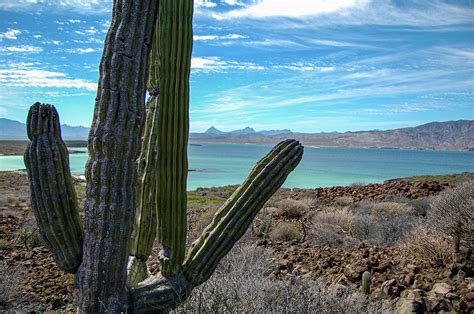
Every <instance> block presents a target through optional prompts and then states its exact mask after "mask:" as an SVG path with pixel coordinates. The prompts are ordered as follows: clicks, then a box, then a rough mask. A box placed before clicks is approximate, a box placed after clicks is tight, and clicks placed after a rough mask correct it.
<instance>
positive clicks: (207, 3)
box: [194, 0, 217, 8]
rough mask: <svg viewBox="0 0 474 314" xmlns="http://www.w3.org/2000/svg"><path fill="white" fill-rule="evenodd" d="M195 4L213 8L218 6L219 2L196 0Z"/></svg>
mask: <svg viewBox="0 0 474 314" xmlns="http://www.w3.org/2000/svg"><path fill="white" fill-rule="evenodd" d="M194 6H196V7H198V8H199V7H203V8H213V7H216V6H217V4H216V3H215V2H212V1H211V0H196V1H194Z"/></svg>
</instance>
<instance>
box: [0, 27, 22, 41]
mask: <svg viewBox="0 0 474 314" xmlns="http://www.w3.org/2000/svg"><path fill="white" fill-rule="evenodd" d="M20 34H21V30H19V29H11V28H9V29H8V30H7V31H6V32H4V33H0V39H2V38H6V39H13V40H14V39H17V36H18V35H20Z"/></svg>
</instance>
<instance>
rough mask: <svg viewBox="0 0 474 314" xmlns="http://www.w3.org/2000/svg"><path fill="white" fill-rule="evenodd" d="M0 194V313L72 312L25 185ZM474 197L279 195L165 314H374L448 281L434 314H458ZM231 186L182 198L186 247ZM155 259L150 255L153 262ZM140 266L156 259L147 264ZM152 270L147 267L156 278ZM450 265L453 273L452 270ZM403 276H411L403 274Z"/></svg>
mask: <svg viewBox="0 0 474 314" xmlns="http://www.w3.org/2000/svg"><path fill="white" fill-rule="evenodd" d="M0 184H1V187H0V188H1V190H2V192H4V193H0V195H1V197H2V198H1V199H0V202H2V203H0V204H2V206H4V207H2V211H1V215H0V218H1V219H2V228H3V229H2V230H1V231H2V232H1V238H0V250H1V252H2V256H5V259H4V260H2V264H1V265H0V268H1V271H2V274H6V275H4V276H2V278H1V281H0V295H1V296H2V297H1V298H0V308H1V309H3V310H5V309H24V310H34V309H37V310H43V311H44V310H59V309H62V310H64V311H67V310H73V309H74V303H73V300H74V295H73V293H72V286H73V280H72V279H71V278H70V279H67V278H68V277H67V275H66V274H63V273H62V272H61V271H60V270H59V269H56V268H54V267H53V266H51V265H53V263H52V260H51V257H50V254H49V253H48V251H47V250H45V249H44V248H43V247H42V246H43V243H42V242H41V238H40V237H39V234H38V232H37V227H36V224H35V222H34V219H33V217H32V215H31V212H30V210H29V202H28V199H27V198H28V197H27V196H26V195H27V191H28V187H27V181H26V180H25V175H24V174H23V173H21V172H11V173H0ZM473 187H474V181H467V182H465V183H458V184H457V185H455V186H453V187H451V188H448V189H446V190H444V191H443V192H441V193H439V194H437V195H434V196H428V197H419V198H408V197H406V196H404V195H401V194H400V195H396V194H393V195H385V196H384V197H382V198H381V199H380V200H367V199H364V200H361V201H356V200H354V199H353V198H351V197H347V196H339V197H335V198H334V199H329V200H327V199H321V198H317V197H315V196H314V193H313V191H312V190H302V189H294V190H289V189H281V190H279V191H278V192H277V193H276V194H275V195H274V196H273V197H272V198H271V199H270V200H269V201H268V202H267V204H266V206H265V207H264V208H263V209H262V210H261V211H260V213H259V214H258V216H257V217H256V219H255V221H254V223H253V224H252V228H251V229H250V230H249V232H247V234H246V236H244V238H243V239H242V240H241V241H240V242H239V244H238V246H237V247H236V248H235V250H233V251H231V252H230V254H229V255H228V256H227V257H226V258H225V259H224V260H223V261H222V262H221V263H220V265H219V267H218V268H217V270H216V272H215V273H214V275H213V276H212V277H211V279H210V280H209V281H208V282H206V283H205V284H203V285H201V286H199V287H198V288H196V289H195V290H194V291H193V293H192V295H191V297H190V298H189V299H188V300H187V301H186V302H185V303H184V304H183V305H182V306H181V307H179V308H177V309H176V310H175V313H185V312H207V313H209V312H247V313H249V312H252V313H253V312H277V313H282V312H306V313H312V312H320V311H321V309H325V312H331V313H335V312H338V313H339V312H343V313H354V312H382V311H384V310H386V306H387V302H385V303H384V300H385V299H386V298H389V299H390V298H392V297H389V296H388V295H386V293H392V292H393V291H398V292H397V293H396V294H395V295H396V296H397V297H400V300H404V296H406V295H407V294H408V293H409V292H410V291H411V290H412V289H414V287H418V289H422V291H424V292H423V293H424V294H425V295H426V296H427V295H430V293H432V292H430V290H431V289H433V286H434V284H435V283H436V282H440V281H441V282H444V283H446V282H447V283H449V284H450V289H452V290H451V291H452V292H453V293H454V294H455V295H457V298H458V299H454V300H449V299H446V298H445V297H443V298H442V300H444V301H442V302H445V303H443V304H444V306H445V307H444V309H445V310H446V311H448V310H450V309H451V310H452V309H455V310H459V308H460V306H461V305H460V304H461V303H462V302H461V300H466V295H467V294H468V293H469V292H470V291H469V290H468V288H466V287H467V282H468V281H466V280H471V279H469V278H470V277H469V276H472V268H470V267H471V266H469V265H470V264H469V263H466V262H465V259H463V257H462V256H464V257H465V256H467V255H466V254H467V253H466V252H469V250H472V243H473V240H472V235H473V229H472V225H473V224H472V212H473V211H472V209H473V203H472V202H473V198H472V196H473V195H474V193H473ZM75 188H76V193H77V194H78V196H79V199H80V200H81V199H82V198H83V197H82V195H84V188H85V186H84V183H83V182H82V181H81V180H76V181H75ZM235 188H236V187H235V186H227V187H223V188H201V189H197V190H196V191H192V192H190V193H189V194H188V205H189V206H188V207H189V208H188V221H189V228H190V230H189V231H188V234H189V241H188V242H191V241H192V240H193V239H194V238H195V237H196V236H197V235H198V234H200V233H201V232H202V230H203V229H204V228H205V227H206V226H207V225H208V224H209V222H210V221H211V220H212V219H213V217H214V214H215V212H216V211H217V209H218V208H219V207H220V206H221V205H222V204H223V203H224V202H225V199H226V198H227V196H228V195H230V194H231V193H232V192H233V191H234V190H235ZM81 214H82V213H81ZM446 222H449V223H446ZM32 250H33V251H34V252H35V253H34V254H36V255H33V256H32V255H31V251H32ZM158 251H159V247H156V248H155V249H154V252H155V253H153V254H155V255H156V254H157V252H158ZM38 252H42V253H41V254H40V253H38ZM456 252H458V253H456ZM37 254H40V256H41V257H40V258H38V257H36V256H37ZM155 255H153V256H155ZM374 258H375V259H376V260H375V261H374V262H373V261H372V260H373V259H374ZM46 261H49V262H46ZM372 262H373V263H375V264H372ZM150 263H152V264H153V263H155V264H157V261H156V259H155V258H150ZM365 263H368V264H365ZM45 265H48V266H45ZM153 265H154V264H153ZM153 265H151V267H150V269H152V270H157V269H158V267H157V266H156V265H155V266H153ZM453 265H460V266H456V267H459V269H462V270H459V271H458V270H456V271H454V270H452V269H454V268H453V267H454V266H453ZM412 268H414V269H419V270H417V271H416V273H414V274H413V275H410V273H409V272H408V273H407V271H408V270H409V269H412ZM367 271H368V272H369V273H370V274H371V278H372V285H371V286H370V294H369V295H368V296H367V295H364V294H363V293H362V288H361V285H362V274H363V273H364V272H367ZM31 272H33V273H34V274H35V278H33V279H31V282H35V283H37V282H38V278H44V279H42V281H41V282H39V283H38V284H36V285H30V286H29V287H28V288H27V289H28V290H25V289H26V288H25V282H29V281H28V280H24V279H22V278H23V277H22V276H24V274H31ZM448 272H449V273H450V275H449V277H447V276H448V275H446V274H447V273H448ZM470 272H471V273H470ZM411 276H413V277H411ZM406 278H408V279H406ZM66 279H67V280H66ZM390 279H395V280H396V283H395V287H396V288H390V289H392V290H393V289H395V290H393V291H392V290H390V289H388V288H382V284H386V282H388V281H389V280H390ZM404 280H406V282H405V281H404ZM51 285H53V286H54V289H53V290H50V289H51V288H50V287H51ZM383 289H388V290H386V292H384V290H383ZM397 289H398V290H397ZM463 289H464V290H463ZM48 291H54V295H55V297H54V298H53V297H52V295H48ZM401 291H406V292H401ZM49 293H52V292H49ZM424 298H425V297H424ZM425 299H426V298H425ZM425 299H423V300H425ZM395 300H396V299H395ZM400 302H402V301H400ZM400 302H399V303H400ZM420 302H422V303H423V304H424V306H425V308H426V309H427V310H430V309H431V310H432V309H433V308H435V306H439V305H437V304H434V303H433V302H434V301H430V300H428V299H426V300H425V301H420ZM439 302H441V301H439ZM463 302H467V301H463ZM399 303H397V304H399ZM466 304H467V305H466V306H469V303H466ZM395 306H398V305H395Z"/></svg>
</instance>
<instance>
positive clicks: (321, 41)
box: [305, 38, 375, 48]
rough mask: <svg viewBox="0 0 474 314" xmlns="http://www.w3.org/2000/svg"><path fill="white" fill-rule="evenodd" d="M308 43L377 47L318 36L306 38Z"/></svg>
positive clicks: (330, 45)
mask: <svg viewBox="0 0 474 314" xmlns="http://www.w3.org/2000/svg"><path fill="white" fill-rule="evenodd" d="M305 40H306V42H307V43H310V44H315V45H318V46H329V47H353V48H375V47H374V46H370V45H365V44H359V43H352V42H346V41H336V40H328V39H316V38H309V39H308V38H306V39H305Z"/></svg>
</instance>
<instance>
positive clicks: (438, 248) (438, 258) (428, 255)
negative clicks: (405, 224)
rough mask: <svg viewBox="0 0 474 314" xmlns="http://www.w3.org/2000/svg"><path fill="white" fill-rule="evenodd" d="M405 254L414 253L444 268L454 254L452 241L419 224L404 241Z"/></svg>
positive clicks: (438, 232) (427, 226) (425, 225)
mask: <svg viewBox="0 0 474 314" xmlns="http://www.w3.org/2000/svg"><path fill="white" fill-rule="evenodd" d="M404 247H405V249H406V250H407V252H414V253H415V254H417V255H419V256H421V257H423V259H424V260H427V261H431V262H432V263H433V264H434V265H436V266H445V265H447V264H448V263H449V262H450V261H451V260H452V256H453V253H454V246H453V240H452V238H451V237H448V236H446V235H445V234H443V233H442V232H440V231H438V230H436V229H433V228H432V227H430V226H429V225H427V224H426V223H423V224H419V225H418V226H417V227H416V228H415V229H414V230H413V232H412V233H411V234H410V237H409V238H408V239H407V240H406V241H405V243H404Z"/></svg>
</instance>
